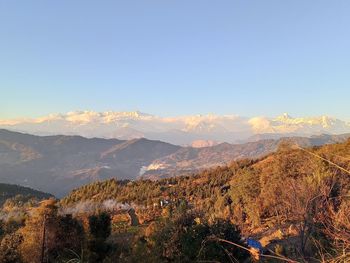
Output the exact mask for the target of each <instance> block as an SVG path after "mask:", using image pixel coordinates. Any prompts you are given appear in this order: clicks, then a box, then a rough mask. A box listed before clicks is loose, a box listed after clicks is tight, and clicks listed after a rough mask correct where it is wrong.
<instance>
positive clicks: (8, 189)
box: [0, 183, 53, 207]
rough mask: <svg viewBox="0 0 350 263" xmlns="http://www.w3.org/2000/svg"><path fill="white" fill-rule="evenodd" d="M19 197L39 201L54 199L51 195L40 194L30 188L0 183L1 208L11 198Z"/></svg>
mask: <svg viewBox="0 0 350 263" xmlns="http://www.w3.org/2000/svg"><path fill="white" fill-rule="evenodd" d="M17 195H21V196H23V198H26V199H30V198H37V199H47V198H50V197H53V196H52V195H50V194H47V193H44V192H40V191H37V190H34V189H31V188H28V187H23V186H19V185H13V184H2V183H0V207H1V206H2V205H3V203H4V202H5V201H6V200H7V199H10V198H13V197H16V196H17Z"/></svg>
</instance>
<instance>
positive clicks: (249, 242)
mask: <svg viewBox="0 0 350 263" xmlns="http://www.w3.org/2000/svg"><path fill="white" fill-rule="evenodd" d="M247 245H248V246H249V247H252V248H256V249H259V250H260V251H261V250H262V249H263V246H262V245H261V243H260V242H259V241H257V240H254V239H252V238H248V239H247Z"/></svg>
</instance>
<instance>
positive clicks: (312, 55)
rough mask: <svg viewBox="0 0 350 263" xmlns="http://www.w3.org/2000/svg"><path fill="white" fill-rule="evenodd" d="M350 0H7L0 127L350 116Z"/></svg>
mask: <svg viewBox="0 0 350 263" xmlns="http://www.w3.org/2000/svg"><path fill="white" fill-rule="evenodd" d="M349 100H350V1H348V0H343V1H341V0H338V1H329V0H327V1H323V0H313V1H311V0H309V1H305V0H289V1H287V0H285V1H281V0H274V1H272V0H271V1H270V0H263V1H261V0H256V1H249V0H242V1H235V0H217V1H213V0H173V1H171V0H158V1H155V0H139V1H134V0H111V1H89V0H84V1H82V0H81V1H79V0H74V1H72V0H60V1H34V0H33V1H31V0H26V1H19V0H11V1H6V0H0V118H13V117H23V116H26V117H28V116H39V115H45V114H47V113H52V112H66V111H71V110H84V109H89V110H96V111H103V110H117V111H119V110H140V111H144V112H148V113H153V114H158V115H162V116H166V115H182V114H197V113H210V112H212V113H218V114H225V113H235V114H240V115H243V116H255V115H265V116H274V115H277V114H281V113H283V112H289V113H290V114H291V115H295V116H311V115H321V114H329V115H332V116H335V117H340V118H345V119H349V117H350V116H349V115H350V114H349V113H350V101H349Z"/></svg>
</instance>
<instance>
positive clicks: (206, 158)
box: [0, 130, 349, 197]
mask: <svg viewBox="0 0 350 263" xmlns="http://www.w3.org/2000/svg"><path fill="white" fill-rule="evenodd" d="M348 137H349V134H347V135H346V134H345V135H337V136H335V135H334V136H333V135H322V136H315V137H311V138H304V137H292V138H286V139H283V140H290V141H292V142H293V143H298V144H299V145H302V146H314V145H323V144H327V143H334V142H341V141H344V140H345V139H346V138H348ZM281 140H282V139H281ZM281 140H262V141H257V142H250V143H245V144H229V143H221V144H218V145H214V146H211V147H204V148H192V147H180V146H176V145H172V144H169V143H165V142H161V141H152V140H147V139H133V140H129V141H121V140H117V139H98V138H92V139H87V138H84V137H80V136H64V135H58V136H33V135H28V134H22V133H17V132H11V131H7V130H0V182H3V183H14V184H19V185H23V186H29V187H32V188H35V189H38V190H41V191H45V192H50V193H52V194H54V195H56V196H58V197H60V196H62V195H64V194H66V193H67V192H69V191H70V190H71V189H73V188H76V187H79V186H81V185H84V184H88V183H90V182H93V181H98V180H104V179H109V178H117V179H119V180H122V179H129V180H135V179H137V178H140V177H142V178H152V179H159V178H164V177H169V176H174V175H179V174H182V173H188V172H194V171H197V170H200V169H204V168H207V167H210V166H217V165H224V164H227V163H229V162H231V161H233V160H237V159H244V158H257V157H261V156H263V155H266V154H268V153H271V152H273V151H275V150H276V149H277V147H278V145H279V143H280V142H281Z"/></svg>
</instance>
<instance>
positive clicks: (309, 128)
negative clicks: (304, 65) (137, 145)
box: [0, 111, 350, 146]
mask: <svg viewBox="0 0 350 263" xmlns="http://www.w3.org/2000/svg"><path fill="white" fill-rule="evenodd" d="M0 128H4V129H9V130H13V131H19V132H28V133H31V134H36V135H57V134H64V135H80V136H84V137H88V138H92V137H101V138H117V139H120V140H130V139H135V138H143V137H144V138H148V139H151V140H160V141H164V142H168V143H172V144H177V145H182V146H184V145H192V143H193V141H197V142H198V141H202V142H204V141H208V142H209V141H215V142H228V143H238V142H242V141H244V142H247V141H249V140H250V138H251V137H254V136H259V135H260V134H265V135H266V136H267V135H269V136H270V137H273V138H274V139H278V138H281V137H286V136H311V135H320V134H324V133H327V134H343V133H348V132H350V123H349V122H346V121H343V120H340V119H337V118H332V117H329V116H320V117H306V118H293V117H291V116H290V115H288V114H286V113H285V114H283V115H281V116H278V117H276V118H266V117H253V118H247V117H241V116H237V115H215V114H208V115H193V116H180V117H159V116H155V115H150V114H146V113H141V112H138V111H136V112H113V111H107V112H94V111H74V112H68V113H66V114H51V115H48V116H44V117H40V118H36V119H20V120H0ZM197 145H201V144H197ZM202 145H203V146H206V144H205V143H202Z"/></svg>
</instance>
